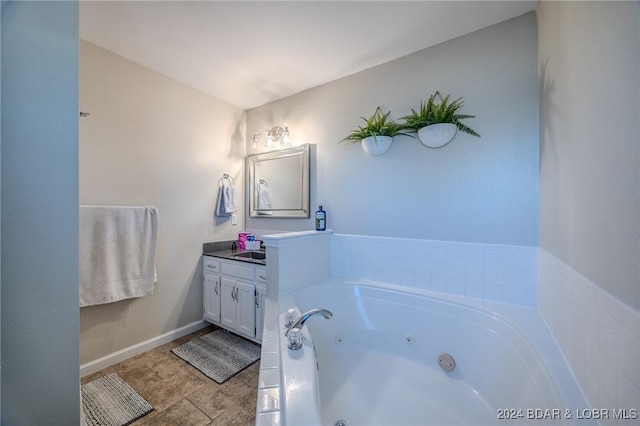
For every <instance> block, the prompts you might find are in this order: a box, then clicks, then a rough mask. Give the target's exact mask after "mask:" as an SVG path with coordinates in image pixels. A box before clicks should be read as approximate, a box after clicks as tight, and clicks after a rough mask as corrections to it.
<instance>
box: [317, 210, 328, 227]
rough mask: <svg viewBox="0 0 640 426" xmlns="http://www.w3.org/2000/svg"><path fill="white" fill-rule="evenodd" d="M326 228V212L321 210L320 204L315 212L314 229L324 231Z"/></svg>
mask: <svg viewBox="0 0 640 426" xmlns="http://www.w3.org/2000/svg"><path fill="white" fill-rule="evenodd" d="M325 229H327V212H326V211H324V210H322V206H320V209H319V210H318V211H317V212H316V231H324V230H325Z"/></svg>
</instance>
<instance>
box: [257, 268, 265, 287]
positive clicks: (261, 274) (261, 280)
mask: <svg viewBox="0 0 640 426" xmlns="http://www.w3.org/2000/svg"><path fill="white" fill-rule="evenodd" d="M256 283H257V284H266V283H267V269H266V268H256Z"/></svg>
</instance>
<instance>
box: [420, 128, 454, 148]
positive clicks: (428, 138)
mask: <svg viewBox="0 0 640 426" xmlns="http://www.w3.org/2000/svg"><path fill="white" fill-rule="evenodd" d="M457 131H458V127H457V126H456V125H455V124H453V123H438V124H432V125H430V126H427V127H423V128H422V129H420V130H418V139H420V142H422V145H424V146H427V147H429V148H440V147H442V146H445V145H446V144H448V143H449V142H451V140H452V139H453V137H454V136H455V135H456V132H457Z"/></svg>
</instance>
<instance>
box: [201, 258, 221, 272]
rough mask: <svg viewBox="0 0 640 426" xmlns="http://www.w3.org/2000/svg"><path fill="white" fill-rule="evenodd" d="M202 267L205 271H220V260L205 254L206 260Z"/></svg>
mask: <svg viewBox="0 0 640 426" xmlns="http://www.w3.org/2000/svg"><path fill="white" fill-rule="evenodd" d="M202 268H203V270H204V273H205V274H206V273H215V274H219V273H220V261H219V260H218V259H216V258H215V257H209V256H204V261H203V262H202Z"/></svg>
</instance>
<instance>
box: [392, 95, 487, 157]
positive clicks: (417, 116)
mask: <svg viewBox="0 0 640 426" xmlns="http://www.w3.org/2000/svg"><path fill="white" fill-rule="evenodd" d="M462 105H463V101H462V98H458V99H456V100H454V101H452V102H449V95H447V96H445V97H444V98H443V97H442V95H440V92H438V91H436V92H435V93H434V94H433V95H431V96H429V99H428V100H427V101H426V102H424V101H423V102H421V103H420V110H419V111H416V110H414V109H413V108H411V114H409V115H406V116H404V117H402V119H403V120H404V127H405V128H406V129H410V130H412V131H414V132H417V133H418V139H420V142H422V144H423V145H425V146H428V147H429V148H440V147H441V146H444V145H446V144H448V143H449V142H450V141H451V140H452V139H453V138H454V136H455V135H456V132H457V131H458V130H460V131H461V132H464V133H468V134H470V135H473V136H477V137H480V135H479V134H478V133H476V131H475V130H473V129H471V128H470V127H468V126H466V125H465V124H463V123H462V121H461V120H464V119H466V118H473V117H475V115H468V114H459V113H458V110H459V109H460V108H461V107H462Z"/></svg>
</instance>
